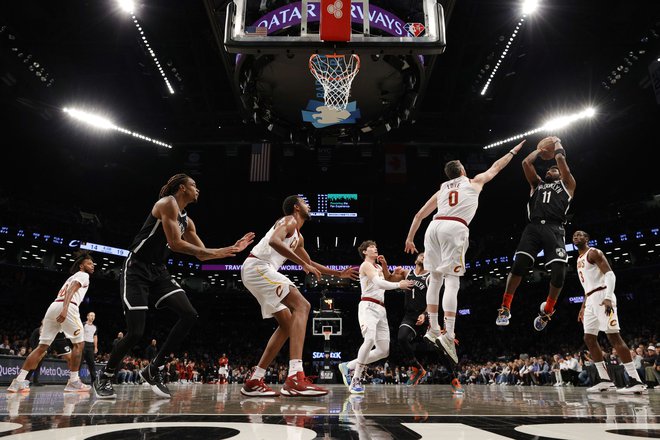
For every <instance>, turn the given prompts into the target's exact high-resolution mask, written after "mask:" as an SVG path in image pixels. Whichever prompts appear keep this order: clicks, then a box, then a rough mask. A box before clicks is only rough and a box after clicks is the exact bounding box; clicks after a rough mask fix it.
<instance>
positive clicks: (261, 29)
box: [245, 26, 268, 37]
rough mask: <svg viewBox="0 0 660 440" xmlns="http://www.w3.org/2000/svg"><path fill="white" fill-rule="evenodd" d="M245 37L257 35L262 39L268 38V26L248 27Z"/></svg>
mask: <svg viewBox="0 0 660 440" xmlns="http://www.w3.org/2000/svg"><path fill="white" fill-rule="evenodd" d="M245 35H257V36H260V37H266V36H268V28H267V27H266V26H246V27H245Z"/></svg>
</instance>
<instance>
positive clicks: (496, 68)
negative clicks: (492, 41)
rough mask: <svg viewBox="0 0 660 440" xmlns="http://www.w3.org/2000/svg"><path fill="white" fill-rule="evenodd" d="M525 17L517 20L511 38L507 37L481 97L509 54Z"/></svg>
mask: <svg viewBox="0 0 660 440" xmlns="http://www.w3.org/2000/svg"><path fill="white" fill-rule="evenodd" d="M526 16H527V15H525V14H523V16H522V17H520V20H518V24H517V25H516V28H515V29H514V31H513V33H512V34H511V37H509V41H507V43H506V45H505V46H504V50H503V51H502V53H501V54H500V57H499V59H498V60H497V61H496V62H495V66H493V70H491V72H490V76H489V77H488V79H487V80H486V84H484V87H483V88H482V89H481V96H484V95H485V94H486V92H487V91H488V87H490V83H491V82H493V78H495V75H496V74H497V71H498V70H499V69H500V66H501V65H502V61H504V58H506V55H507V54H508V53H509V50H510V49H511V45H512V44H513V40H515V39H516V36H517V35H518V31H519V30H520V28H521V27H522V25H523V23H524V22H525V17H526Z"/></svg>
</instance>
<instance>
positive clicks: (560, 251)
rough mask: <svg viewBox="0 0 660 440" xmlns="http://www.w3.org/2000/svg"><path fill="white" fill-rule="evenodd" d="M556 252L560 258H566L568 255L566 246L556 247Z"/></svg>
mask: <svg viewBox="0 0 660 440" xmlns="http://www.w3.org/2000/svg"><path fill="white" fill-rule="evenodd" d="M555 252H556V253H557V256H558V257H559V258H565V257H566V249H564V248H557V249H555Z"/></svg>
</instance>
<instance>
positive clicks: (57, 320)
mask: <svg viewBox="0 0 660 440" xmlns="http://www.w3.org/2000/svg"><path fill="white" fill-rule="evenodd" d="M71 273H72V274H73V275H71V276H70V277H69V278H68V279H67V280H66V282H65V283H64V285H63V286H62V288H61V289H60V291H59V293H58V294H57V297H56V298H55V301H53V303H52V304H51V305H50V307H48V310H47V311H46V315H45V316H44V319H43V321H42V325H41V333H40V335H39V345H38V346H37V348H35V349H34V350H33V351H32V352H31V353H30V355H29V356H28V357H27V359H25V362H24V363H23V366H22V367H21V371H20V373H19V375H18V377H16V379H14V380H13V381H12V382H11V385H9V388H7V391H9V392H10V393H16V392H21V391H30V382H29V381H28V380H26V376H27V374H28V372H29V371H30V370H34V369H35V368H36V367H37V365H39V362H41V359H42V358H43V357H44V356H45V355H46V352H47V351H48V347H50V345H51V344H52V343H53V340H55V337H56V336H57V334H58V333H59V332H64V335H65V336H66V337H67V339H69V340H70V341H71V342H72V343H73V348H72V350H71V356H70V357H69V358H68V359H67V363H68V366H69V370H70V378H69V381H68V382H67V384H66V386H65V387H64V391H71V392H77V391H89V389H90V387H89V385H85V384H83V383H82V381H81V380H80V376H79V374H78V371H79V370H80V359H81V357H82V351H83V346H84V338H83V324H82V321H81V320H80V312H79V311H78V306H79V305H80V304H81V303H82V301H83V299H85V294H86V293H87V289H89V275H90V274H93V273H94V260H92V257H91V256H90V255H89V254H87V253H82V254H80V255H79V256H77V258H76V259H75V261H74V263H73V265H72V266H71Z"/></svg>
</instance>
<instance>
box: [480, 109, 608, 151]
mask: <svg viewBox="0 0 660 440" xmlns="http://www.w3.org/2000/svg"><path fill="white" fill-rule="evenodd" d="M594 116H596V109H595V108H593V107H587V108H586V109H584V110H583V111H581V112H579V113H574V114H572V115H567V116H559V117H557V118H554V119H550V120H548V121H546V122H545V123H544V124H543V125H542V126H540V127H537V128H534V129H532V130H529V131H526V132H524V133H520V134H516V135H515V136H511V137H509V138H507V139H502V140H501V141H497V142H493V143H492V144H488V145H486V146H485V147H484V150H489V149H491V148H495V147H499V146H500V145H503V144H508V143H510V142H514V141H518V140H520V139H523V138H525V137H527V136H530V135H533V134H536V133H539V132H542V131H545V132H551V131H555V130H560V129H563V128H566V127H568V126H569V125H571V124H573V123H574V122H577V121H580V120H582V119H590V118H593V117H594Z"/></svg>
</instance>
